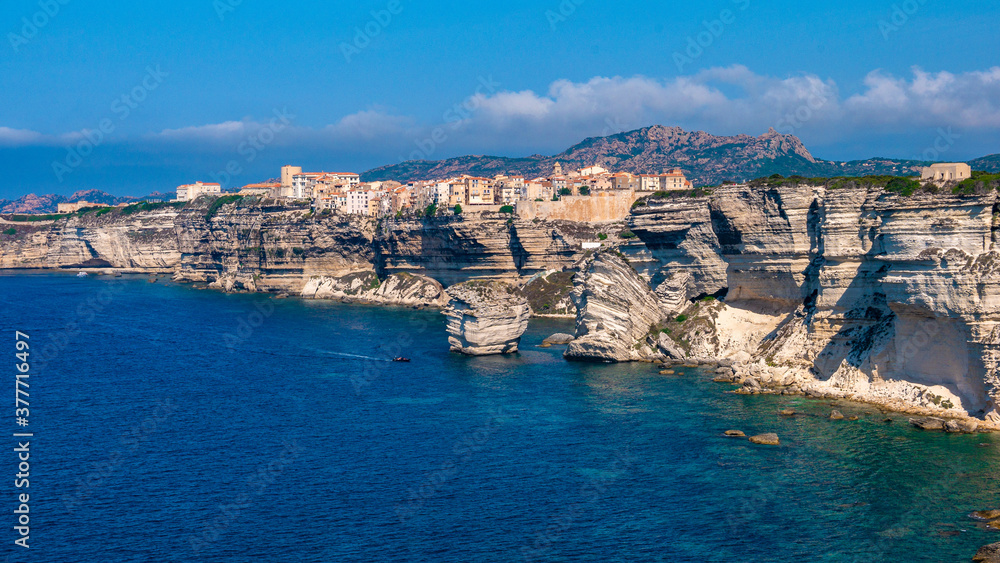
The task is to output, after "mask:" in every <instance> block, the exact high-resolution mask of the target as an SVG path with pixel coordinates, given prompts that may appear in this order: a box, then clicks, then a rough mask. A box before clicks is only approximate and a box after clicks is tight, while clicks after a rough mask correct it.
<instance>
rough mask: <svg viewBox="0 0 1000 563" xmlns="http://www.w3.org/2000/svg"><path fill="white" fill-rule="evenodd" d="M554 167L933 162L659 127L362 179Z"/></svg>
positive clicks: (887, 169) (837, 172)
mask: <svg viewBox="0 0 1000 563" xmlns="http://www.w3.org/2000/svg"><path fill="white" fill-rule="evenodd" d="M556 162H561V163H562V164H563V166H564V167H569V168H580V167H583V166H590V165H593V164H598V165H601V166H605V167H607V168H610V169H613V170H620V171H624V172H632V173H653V172H660V171H662V170H664V169H668V168H673V167H680V168H682V169H683V170H684V171H685V172H686V173H687V174H688V177H689V178H690V179H691V180H692V182H694V183H695V184H696V185H714V184H719V183H721V182H723V181H725V180H751V179H754V178H758V177H761V176H770V175H771V174H781V175H783V176H792V175H800V176H806V177H817V176H864V175H875V174H887V175H913V174H915V173H916V172H917V171H918V169H919V168H920V167H921V166H925V165H926V164H927V163H926V162H921V161H914V160H901V159H889V158H872V159H868V160H856V161H850V162H834V161H829V160H821V159H817V158H815V157H814V156H813V155H812V154H811V153H810V152H809V150H808V149H807V148H806V147H805V145H803V144H802V141H801V140H799V138H798V137H796V136H794V135H782V134H780V133H778V132H776V131H774V130H773V129H771V130H770V131H768V132H767V133H765V134H763V135H761V136H759V137H754V136H752V135H736V136H732V137H726V136H717V135H712V134H709V133H705V132H703V131H694V132H689V131H684V130H683V129H680V128H679V127H664V126H661V125H656V126H653V127H646V128H643V129H637V130H635V131H629V132H626V133H618V134H616V135H611V136H608V137H592V138H589V139H586V140H585V141H583V142H581V143H579V144H577V145H575V146H573V147H571V148H570V149H568V150H566V151H564V152H562V153H560V154H557V155H554V156H543V155H532V156H529V157H524V158H506V157H498V156H463V157H458V158H450V159H447V160H440V161H427V160H421V161H409V162H403V163H401V164H394V165H391V166H383V167H380V168H375V169H373V170H369V171H368V172H365V173H364V174H362V179H363V180H365V181H372V180H389V179H393V180H400V181H403V180H428V179H433V178H448V177H451V176H458V175H461V174H471V175H476V176H493V175H495V174H502V173H511V172H514V173H519V174H524V175H526V176H531V177H534V176H542V175H546V174H549V173H550V172H551V171H552V167H553V165H554V164H555V163H556ZM974 162H975V164H974V165H973V168H975V169H977V170H993V169H995V168H998V167H1000V155H994V156H992V157H984V158H982V159H978V160H977V161H974Z"/></svg>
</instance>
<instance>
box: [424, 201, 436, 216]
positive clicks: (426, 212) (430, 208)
mask: <svg viewBox="0 0 1000 563" xmlns="http://www.w3.org/2000/svg"><path fill="white" fill-rule="evenodd" d="M437 212H438V206H437V204H436V203H432V204H430V205H428V206H427V209H424V215H426V216H428V217H433V216H435V215H437Z"/></svg>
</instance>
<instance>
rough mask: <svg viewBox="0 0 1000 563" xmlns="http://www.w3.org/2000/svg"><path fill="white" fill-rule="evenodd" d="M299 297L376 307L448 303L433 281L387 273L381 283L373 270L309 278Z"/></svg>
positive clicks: (435, 305) (408, 274)
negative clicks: (372, 304)
mask: <svg viewBox="0 0 1000 563" xmlns="http://www.w3.org/2000/svg"><path fill="white" fill-rule="evenodd" d="M301 296H302V297H307V298H310V299H340V300H341V301H350V302H357V303H376V304H380V305H408V306H416V305H421V306H432V307H444V306H445V305H447V304H448V300H449V299H448V295H447V294H446V293H445V292H444V287H443V286H442V285H441V283H440V282H438V281H437V280H433V279H431V278H428V277H426V276H420V275H414V274H410V273H408V272H400V273H398V274H390V275H389V276H388V277H386V279H385V280H384V281H382V280H380V279H379V277H378V275H377V274H376V273H375V272H374V271H373V270H366V271H362V272H352V273H350V274H346V275H343V276H337V277H329V276H320V277H316V278H313V279H311V280H309V281H308V282H306V285H305V287H304V288H302V293H301Z"/></svg>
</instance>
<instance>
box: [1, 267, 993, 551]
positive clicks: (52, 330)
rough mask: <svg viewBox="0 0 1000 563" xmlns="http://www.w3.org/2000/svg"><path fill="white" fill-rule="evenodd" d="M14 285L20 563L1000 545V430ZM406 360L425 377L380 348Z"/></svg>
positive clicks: (267, 314) (233, 309)
mask: <svg viewBox="0 0 1000 563" xmlns="http://www.w3.org/2000/svg"><path fill="white" fill-rule="evenodd" d="M0 295H2V299H3V302H2V304H3V306H2V308H0V330H2V332H3V333H4V334H5V335H6V336H5V337H3V338H0V342H6V344H3V345H2V346H0V353H3V354H9V355H10V356H11V358H10V360H11V363H13V357H12V356H13V354H14V352H15V350H14V334H13V331H14V330H21V331H23V332H26V333H28V334H29V335H30V336H31V343H32V345H33V348H32V353H33V354H32V356H31V358H32V363H33V364H34V368H33V370H32V372H31V373H32V374H33V375H32V378H31V388H30V402H31V405H30V410H31V417H30V422H29V427H28V430H30V431H32V432H34V433H35V437H34V438H32V440H31V446H30V448H31V468H30V473H31V476H30V484H31V487H30V494H31V506H30V509H31V534H30V545H31V549H30V551H29V550H24V549H22V548H15V547H14V545H13V541H14V539H16V533H15V532H14V531H13V530H12V527H13V526H14V525H15V524H14V515H13V514H12V511H13V510H14V508H15V506H16V502H15V500H16V494H17V493H19V492H26V491H27V490H18V489H16V488H15V487H14V483H13V479H14V473H16V471H17V466H16V463H17V460H16V458H15V455H16V454H14V453H12V451H11V450H12V449H13V448H14V447H16V444H15V443H14V438H13V437H9V438H7V441H8V444H9V446H10V449H7V450H6V451H8V454H7V455H5V456H3V457H2V458H0V472H2V473H6V474H7V478H6V479H5V480H4V482H5V483H6V485H4V486H3V487H2V491H3V492H2V494H3V495H5V497H6V498H4V500H3V504H2V506H3V507H4V510H3V512H2V513H3V514H5V516H2V517H0V518H3V519H5V521H4V522H2V525H0V529H3V530H6V532H4V536H5V537H4V552H3V555H4V556H7V557H8V560H9V561H38V562H43V561H44V562H68V563H69V562H73V563H75V562H85V561H156V562H159V561H212V562H216V561H219V562H221V561H227V562H230V561H232V562H236V561H268V562H270V561H274V562H284V561H287V562H339V561H463V562H464V561H476V562H479V561H483V562H488V561H519V560H528V561H698V562H702V561H911V562H912V561H967V560H969V559H970V557H971V555H972V554H973V553H974V552H975V550H976V549H977V548H978V547H979V546H980V545H982V544H985V543H989V542H992V541H1000V532H989V531H987V530H985V529H982V528H980V527H977V525H976V524H975V523H974V522H972V521H971V520H969V519H968V517H967V514H968V513H969V512H970V511H971V510H975V509H982V508H1000V495H998V492H1000V483H998V477H1000V449H998V446H1000V442H998V440H997V439H996V438H995V437H993V436H991V435H977V436H950V435H944V434H936V433H924V432H920V431H917V430H913V429H911V428H909V427H908V426H907V425H906V423H905V417H902V416H897V417H895V421H894V422H893V423H885V422H883V421H882V419H883V418H885V416H884V415H882V414H881V413H878V412H877V411H874V410H871V409H868V408H866V407H863V406H861V405H853V404H848V403H841V404H839V405H838V406H837V408H839V409H840V410H842V411H844V412H845V414H848V415H850V414H858V415H860V416H861V417H862V419H861V420H860V421H857V422H847V421H839V422H832V421H829V420H827V419H826V418H825V416H826V415H827V414H828V413H829V411H830V409H831V408H833V407H831V405H830V404H829V403H828V402H818V401H809V400H806V399H803V398H788V397H785V398H782V397H759V396H758V397H746V396H740V395H733V394H730V393H726V391H728V390H729V389H731V387H729V386H726V385H721V384H717V383H712V382H711V380H710V379H711V375H709V374H707V373H702V372H698V371H696V370H687V373H683V374H682V375H678V376H660V375H658V374H657V373H656V372H655V371H654V370H653V368H652V367H651V366H650V365H647V364H635V365H618V366H606V365H591V364H580V363H568V362H565V361H563V359H562V357H561V353H562V348H560V347H553V348H549V349H543V348H539V347H538V346H537V345H538V344H539V343H540V341H541V340H542V338H544V337H545V336H547V335H549V334H551V333H553V332H557V331H566V330H569V329H570V326H569V325H570V323H568V322H564V321H542V320H534V321H532V324H531V326H530V327H529V329H528V333H527V334H526V335H525V337H524V339H523V341H522V352H521V353H520V354H518V355H516V356H513V357H490V358H464V357H460V356H457V355H453V354H450V353H449V352H448V349H447V343H446V337H445V334H444V323H443V319H442V316H441V315H440V314H439V313H437V312H432V311H413V310H406V309H384V308H374V307H363V306H351V305H342V304H337V303H326V302H307V301H299V300H290V299H289V300H279V299H272V298H268V297H265V296H254V295H222V294H219V293H216V292H212V291H206V290H197V289H194V288H192V287H190V286H178V285H173V284H168V283H164V282H163V281H162V280H161V281H160V282H158V283H149V282H148V281H147V280H146V279H145V278H142V279H127V278H125V279H118V280H115V279H113V278H96V277H91V278H87V279H78V278H75V277H72V276H68V275H53V274H45V275H30V274H28V275H25V274H20V275H0ZM393 355H405V356H408V357H410V358H412V359H413V362H412V363H410V364H402V363H391V362H386V361H371V360H365V359H363V358H358V357H355V356H364V357H372V358H379V359H380V360H382V359H385V358H388V357H391V356H393ZM681 371H684V370H681ZM7 381H8V383H7V385H8V386H9V389H8V392H9V393H10V394H11V396H12V395H13V394H14V390H13V387H14V377H13V372H11V373H10V375H9V376H8V377H7ZM786 407H794V408H796V409H798V410H800V411H803V412H805V413H807V415H806V416H797V417H795V418H793V419H785V418H782V417H780V416H779V415H778V411H779V410H780V409H782V408H786ZM9 411H10V412H7V413H3V414H4V415H6V416H7V417H8V421H9V422H8V424H9V427H10V428H11V432H14V431H17V430H18V428H17V427H16V426H15V425H14V412H13V405H12V404H11V405H10V407H9ZM731 428H733V429H741V430H744V431H746V432H747V433H748V434H752V433H758V432H768V431H774V432H777V433H778V434H779V435H780V436H781V439H782V445H781V446H780V447H765V446H753V445H750V444H749V443H748V442H746V441H741V440H734V439H730V438H725V437H724V436H722V433H723V431H725V430H727V429H731ZM10 554H13V555H10Z"/></svg>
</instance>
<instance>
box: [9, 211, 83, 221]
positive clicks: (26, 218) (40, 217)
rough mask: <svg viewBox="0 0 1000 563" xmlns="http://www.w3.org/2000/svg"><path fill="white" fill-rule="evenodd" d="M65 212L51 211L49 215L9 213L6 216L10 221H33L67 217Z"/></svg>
mask: <svg viewBox="0 0 1000 563" xmlns="http://www.w3.org/2000/svg"><path fill="white" fill-rule="evenodd" d="M68 216H69V214H67V213H61V214H60V213H52V214H49V215H11V216H10V217H8V220H10V221H17V222H18V223H34V222H35V221H55V220H56V219H62V218H63V217H68Z"/></svg>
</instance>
